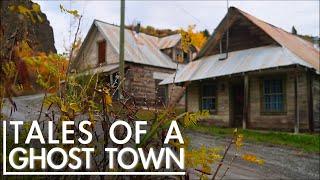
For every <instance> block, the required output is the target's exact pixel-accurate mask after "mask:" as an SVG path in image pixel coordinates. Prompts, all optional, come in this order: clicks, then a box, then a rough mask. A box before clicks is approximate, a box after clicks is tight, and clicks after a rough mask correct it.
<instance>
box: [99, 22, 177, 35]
mask: <svg viewBox="0 0 320 180" xmlns="http://www.w3.org/2000/svg"><path fill="white" fill-rule="evenodd" d="M93 21H98V22H101V23H104V24H108V25H111V26H115V27H119V28H120V26H119V25H117V24H111V23H109V22H106V21H102V20H100V19H94V20H93ZM125 29H126V30H128V31H132V32H134V30H131V29H129V28H125ZM139 34H144V35H147V36H151V37H155V38H158V39H162V38H165V37H170V36H175V35H178V34H180V33H176V34H171V35H167V36H163V37H157V36H153V35H150V34H146V33H143V32H140V33H139Z"/></svg>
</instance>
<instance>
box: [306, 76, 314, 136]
mask: <svg viewBox="0 0 320 180" xmlns="http://www.w3.org/2000/svg"><path fill="white" fill-rule="evenodd" d="M311 73H312V72H311V71H310V70H308V71H307V81H308V82H307V91H308V93H307V95H308V117H309V130H310V131H314V126H313V125H314V124H313V123H314V122H313V92H312V83H313V82H312V74H311Z"/></svg>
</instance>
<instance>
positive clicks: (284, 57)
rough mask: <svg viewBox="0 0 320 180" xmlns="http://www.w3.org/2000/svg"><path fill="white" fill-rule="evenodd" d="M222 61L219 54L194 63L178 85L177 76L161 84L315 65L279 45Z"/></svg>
mask: <svg viewBox="0 0 320 180" xmlns="http://www.w3.org/2000/svg"><path fill="white" fill-rule="evenodd" d="M219 58H220V55H219V54H217V55H212V56H206V57H203V58H201V59H199V60H197V61H193V62H190V63H189V64H187V65H186V66H185V67H184V68H182V69H181V70H179V71H178V72H177V74H176V77H175V80H174V81H173V79H174V75H171V76H170V77H168V78H166V79H165V80H163V81H162V82H161V83H160V84H171V83H173V82H174V83H180V82H186V81H194V80H201V79H207V78H214V77H221V76H226V75H232V74H238V73H243V72H250V71H256V70H260V69H268V68H274V67H281V66H289V65H296V64H299V65H302V66H305V67H309V68H313V65H311V64H310V63H308V62H306V61H304V60H303V59H301V58H300V57H299V56H297V55H295V54H294V53H292V52H291V51H290V50H289V49H287V48H284V47H281V46H275V45H270V46H263V47H258V48H252V49H246V50H240V51H233V52H230V53H229V54H228V59H226V60H219ZM318 73H319V72H318Z"/></svg>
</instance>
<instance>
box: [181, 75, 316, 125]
mask: <svg viewBox="0 0 320 180" xmlns="http://www.w3.org/2000/svg"><path fill="white" fill-rule="evenodd" d="M297 73H298V74H297V76H298V84H297V85H298V91H297V96H298V110H299V125H300V130H302V131H306V130H309V128H310V126H309V114H308V110H309V105H308V89H307V72H306V71H299V72H297ZM270 76H276V77H282V78H284V80H285V87H284V89H285V96H286V97H285V109H286V111H285V112H284V113H281V114H266V113H263V112H262V109H261V107H262V104H261V103H262V102H261V98H262V90H261V85H262V83H261V81H262V79H263V78H264V77H270ZM295 77H296V75H295V73H294V71H291V70H288V71H287V72H281V73H278V72H276V71H274V72H271V73H269V74H266V73H263V74H262V73H261V74H259V73H255V74H251V75H249V84H250V85H249V112H248V122H247V127H248V128H253V129H281V130H293V128H294V124H295V120H296V107H295V91H294V81H295ZM234 78H237V77H234ZM234 78H233V80H232V81H231V80H230V79H228V78H224V79H217V80H215V81H211V82H212V83H214V84H216V85H217V102H218V104H217V113H215V114H212V115H211V116H210V118H208V119H206V120H203V121H202V122H204V123H206V124H215V125H220V126H230V125H231V124H232V123H231V122H232V121H233V117H232V116H233V114H232V112H233V106H232V103H233V102H232V98H231V96H230V95H231V94H230V87H231V85H232V82H233V81H234ZM238 78H239V80H238V81H239V82H241V81H243V78H241V77H240V76H239V77H238ZM202 83H207V82H206V81H201V82H192V83H191V84H190V85H189V86H188V88H187V105H186V107H187V110H188V111H189V112H197V111H199V110H200V102H201V101H200V94H201V92H200V86H201V84H202ZM312 88H313V91H312V93H313V109H314V112H313V121H314V122H316V124H315V126H316V127H318V128H319V126H320V123H319V122H320V117H319V114H320V112H319V107H320V95H319V94H320V82H319V76H313V85H312ZM310 108H311V107H310Z"/></svg>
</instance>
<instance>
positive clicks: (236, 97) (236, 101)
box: [231, 83, 244, 127]
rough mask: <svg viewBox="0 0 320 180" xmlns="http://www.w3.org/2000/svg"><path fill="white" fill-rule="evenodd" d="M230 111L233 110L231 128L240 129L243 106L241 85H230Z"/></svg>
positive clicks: (242, 88)
mask: <svg viewBox="0 0 320 180" xmlns="http://www.w3.org/2000/svg"><path fill="white" fill-rule="evenodd" d="M231 100H232V109H233V120H232V126H233V127H242V120H243V105H244V86H243V83H241V84H234V85H232V97H231Z"/></svg>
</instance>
